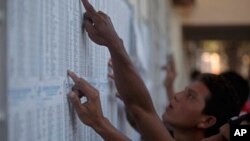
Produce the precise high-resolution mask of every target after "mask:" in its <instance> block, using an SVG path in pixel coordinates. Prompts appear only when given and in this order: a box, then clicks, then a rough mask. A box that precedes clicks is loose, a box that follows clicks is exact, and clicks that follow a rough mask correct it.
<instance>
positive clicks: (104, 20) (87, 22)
mask: <svg viewBox="0 0 250 141" xmlns="http://www.w3.org/2000/svg"><path fill="white" fill-rule="evenodd" d="M82 2H83V4H84V7H85V9H86V11H87V12H86V14H85V16H84V27H85V29H86V31H87V32H88V35H89V37H90V38H91V39H92V40H93V41H94V42H95V43H97V44H99V45H104V46H106V47H107V48H108V50H109V52H110V54H111V58H112V62H113V71H114V76H115V83H116V87H117V90H118V92H119V94H120V96H121V98H122V99H123V101H124V103H125V106H126V108H127V110H128V111H129V112H130V113H131V114H132V115H133V116H134V118H135V121H136V123H137V125H138V128H139V130H140V131H141V133H142V136H143V137H145V139H146V140H149V141H156V140H157V141H169V140H171V139H172V138H171V136H170V135H169V133H168V131H167V130H166V129H165V127H164V125H163V124H162V122H161V120H160V118H159V117H158V115H157V113H156V111H155V109H154V107H153V103H152V100H151V98H150V95H149V92H148V90H147V88H146V87H145V84H144V82H143V81H142V79H141V78H140V76H139V75H138V73H137V72H136V70H135V67H134V66H133V64H132V62H131V61H130V59H129V56H128V54H127V52H126V51H125V48H124V45H123V42H122V40H121V39H120V38H119V36H118V35H117V33H116V31H115V29H114V27H113V25H112V22H111V20H110V18H109V17H108V16H107V15H106V14H104V13H103V12H96V11H95V10H94V8H93V7H92V6H91V5H90V4H89V2H88V1H87V0H82Z"/></svg>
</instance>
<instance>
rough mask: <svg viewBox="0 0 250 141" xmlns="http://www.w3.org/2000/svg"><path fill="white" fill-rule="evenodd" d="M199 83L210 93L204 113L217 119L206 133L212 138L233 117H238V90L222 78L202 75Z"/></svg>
mask: <svg viewBox="0 0 250 141" xmlns="http://www.w3.org/2000/svg"><path fill="white" fill-rule="evenodd" d="M199 81H201V82H202V83H204V84H205V85H206V87H207V88H208V90H209V92H210V96H209V97H208V98H207V99H206V105H205V108H204V109H203V113H204V114H206V115H212V116H214V117H216V123H215V124H214V125H213V126H212V127H210V128H208V129H207V130H206V132H205V135H206V136H211V135H214V134H217V133H218V132H219V128H220V127H221V126H222V125H223V124H225V123H226V122H227V121H228V120H229V119H230V118H231V117H233V116H236V115H238V108H237V107H238V105H239V98H238V95H237V93H236V90H235V89H234V88H233V87H232V85H231V84H230V83H229V82H228V81H227V80H226V79H224V78H223V77H222V76H219V75H215V74H209V73H204V74H201V75H200V78H199Z"/></svg>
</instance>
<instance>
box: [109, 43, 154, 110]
mask: <svg viewBox="0 0 250 141" xmlns="http://www.w3.org/2000/svg"><path fill="white" fill-rule="evenodd" d="M108 49H109V51H110V54H111V58H112V63H113V71H114V76H115V83H116V87H117V90H118V92H119V94H120V95H121V97H122V99H123V101H124V103H125V105H126V106H127V108H129V106H131V105H137V106H139V107H141V108H142V109H143V110H145V111H147V112H155V111H154V108H153V103H152V100H151V98H150V95H149V92H148V90H147V88H146V86H145V84H144V82H143V81H142V79H141V78H140V76H139V75H138V73H137V72H136V70H135V67H134V65H133V64H132V62H131V61H130V59H129V56H128V54H127V53H126V51H125V48H124V46H123V42H122V40H116V41H114V42H113V44H112V45H111V46H110V47H108Z"/></svg>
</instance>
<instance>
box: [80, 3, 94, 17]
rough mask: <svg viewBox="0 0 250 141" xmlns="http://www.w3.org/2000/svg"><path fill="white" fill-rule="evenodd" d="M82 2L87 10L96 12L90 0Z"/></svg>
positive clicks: (91, 12) (92, 12)
mask: <svg viewBox="0 0 250 141" xmlns="http://www.w3.org/2000/svg"><path fill="white" fill-rule="evenodd" d="M82 3H83V6H84V8H85V9H86V11H87V12H89V13H90V14H91V15H93V14H95V13H96V11H95V9H94V7H93V6H92V5H91V4H90V3H89V1H88V0H82Z"/></svg>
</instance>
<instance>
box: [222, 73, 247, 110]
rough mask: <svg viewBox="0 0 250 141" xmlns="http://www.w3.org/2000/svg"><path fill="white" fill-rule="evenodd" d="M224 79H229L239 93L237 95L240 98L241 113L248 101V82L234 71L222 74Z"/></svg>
mask: <svg viewBox="0 0 250 141" xmlns="http://www.w3.org/2000/svg"><path fill="white" fill-rule="evenodd" d="M221 76H222V77H224V78H225V79H227V80H228V81H229V82H230V83H231V84H232V85H233V87H234V88H235V90H236V91H237V94H238V95H239V98H240V105H239V112H240V110H241V108H242V107H243V106H244V104H245V102H246V101H247V98H248V95H249V85H248V81H247V80H245V79H244V78H243V77H242V76H240V75H239V74H238V73H236V72H233V71H227V72H224V73H222V74H221Z"/></svg>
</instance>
